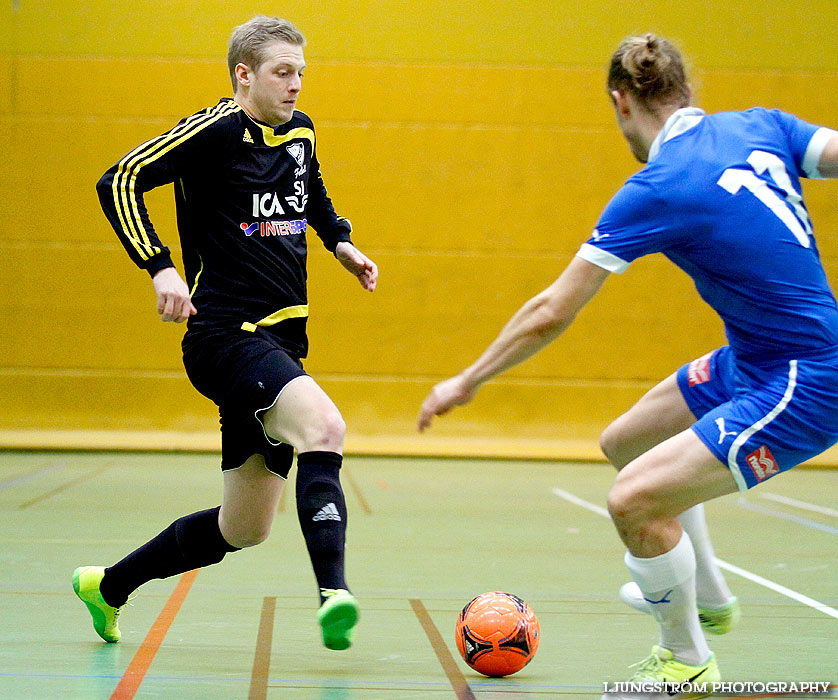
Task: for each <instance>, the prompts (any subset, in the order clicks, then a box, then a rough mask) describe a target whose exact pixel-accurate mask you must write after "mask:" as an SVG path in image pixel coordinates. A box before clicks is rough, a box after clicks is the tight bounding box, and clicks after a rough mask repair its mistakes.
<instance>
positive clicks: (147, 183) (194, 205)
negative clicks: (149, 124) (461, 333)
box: [97, 98, 351, 357]
mask: <svg viewBox="0 0 838 700" xmlns="http://www.w3.org/2000/svg"><path fill="white" fill-rule="evenodd" d="M168 183H174V186H175V201H176V205H177V224H178V230H179V233H180V242H181V247H182V250H183V263H184V268H185V272H186V281H187V284H188V285H189V287H190V289H191V292H192V303H193V304H194V305H195V308H196V309H197V310H198V313H197V315H195V316H191V317H190V318H189V331H190V335H192V334H195V333H200V332H203V331H206V332H214V331H218V330H225V329H233V328H241V329H243V330H245V331H255V330H256V329H257V328H259V327H263V328H268V329H270V330H271V331H272V332H274V333H276V334H278V335H279V336H280V337H281V338H282V339H283V341H284V344H285V345H286V346H287V349H288V350H289V351H290V352H291V353H293V354H295V355H297V356H299V357H304V356H305V354H306V351H307V341H306V335H305V321H306V318H307V316H308V297H307V293H306V231H307V229H308V226H309V225H311V227H312V228H314V230H315V231H316V232H317V235H318V236H319V237H320V238H321V239H322V241H323V243H324V244H325V246H326V248H327V249H328V250H330V251H333V252H334V250H335V247H336V246H337V244H338V243H339V242H340V241H349V240H350V235H349V234H350V232H351V226H350V224H349V221H347V220H346V219H343V218H340V217H338V216H337V215H336V214H335V211H334V208H333V207H332V203H331V201H330V199H329V197H328V195H327V193H326V187H325V186H324V184H323V179H322V177H321V175H320V166H319V164H318V161H317V156H316V153H315V135H314V125H313V123H312V121H311V119H309V118H308V116H306V115H305V114H303V113H302V112H299V111H295V112H294V116H293V118H292V119H291V121H289V122H287V123H286V124H283V125H281V126H279V127H276V128H273V127H270V126H267V125H265V124H261V123H259V122H257V121H255V120H254V119H252V118H251V117H250V116H248V115H247V113H246V112H245V111H244V110H243V109H242V108H241V107H240V106H239V105H238V104H237V103H236V102H235V101H234V100H232V99H230V98H224V99H222V100H221V101H220V102H219V103H218V104H217V105H215V106H214V107H211V108H208V109H205V110H203V111H201V112H198V113H197V114H194V115H192V116H191V117H187V118H186V119H183V120H182V121H181V122H180V123H179V124H178V125H177V126H175V127H174V128H173V129H171V130H170V131H168V132H166V133H165V134H163V135H161V136H158V137H157V138H154V139H152V140H150V141H147V142H146V143H144V144H142V145H141V146H139V147H137V148H136V149H134V150H133V151H131V152H130V153H129V154H128V155H127V156H125V157H124V158H123V159H122V160H120V161H119V162H118V163H117V164H116V165H114V166H113V167H112V168H111V169H110V170H108V172H107V173H105V174H104V175H103V176H102V178H101V179H100V180H99V183H98V185H97V190H98V192H99V199H100V201H101V202H102V208H103V209H104V211H105V214H106V216H107V217H108V220H109V221H110V222H111V225H112V226H113V227H114V229H115V230H116V232H117V234H118V235H119V238H120V240H121V241H122V244H123V246H125V249H126V250H127V251H128V254H129V255H130V256H131V259H132V260H133V261H134V262H135V263H136V264H137V265H138V266H139V267H141V268H143V269H145V270H147V271H148V272H149V274H151V275H152V276H153V275H154V274H155V273H157V272H158V271H159V270H161V269H163V268H165V267H171V266H172V261H171V257H170V254H169V249H168V248H167V247H166V246H165V245H163V243H161V241H160V239H159V238H158V237H157V234H156V233H155V231H154V228H153V226H152V224H151V221H150V220H149V217H148V212H147V211H146V207H145V204H144V202H143V193H144V192H147V191H148V190H150V189H153V188H154V187H158V186H160V185H164V184H168Z"/></svg>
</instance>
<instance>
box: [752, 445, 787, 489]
mask: <svg viewBox="0 0 838 700" xmlns="http://www.w3.org/2000/svg"><path fill="white" fill-rule="evenodd" d="M745 461H746V462H747V463H748V466H749V467H750V468H751V471H752V472H753V473H754V476H755V477H756V478H757V481H765V480H766V479H767V478H768V477H769V476H774V475H775V474H779V473H780V465H779V464H777V460H776V459H774V455H772V454H771V450H769V449H768V446H767V445H762V447H759V448H757V449H756V450H754V451H753V452H751V454H749V455H748V456H747V457H745Z"/></svg>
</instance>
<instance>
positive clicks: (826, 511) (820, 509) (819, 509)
mask: <svg viewBox="0 0 838 700" xmlns="http://www.w3.org/2000/svg"><path fill="white" fill-rule="evenodd" d="M758 495H759V496H761V497H762V498H767V499H768V500H770V501H777V503H785V504H786V505H787V506H796V507H797V508H803V509H804V510H811V511H812V512H813V513H822V514H823V515H831V516H832V517H833V518H838V510H834V509H832V508H827V507H826V506H818V505H815V504H814V503H807V502H806V501H798V500H797V499H796V498H789V497H788V496H778V495H777V494H776V493H760V494H758Z"/></svg>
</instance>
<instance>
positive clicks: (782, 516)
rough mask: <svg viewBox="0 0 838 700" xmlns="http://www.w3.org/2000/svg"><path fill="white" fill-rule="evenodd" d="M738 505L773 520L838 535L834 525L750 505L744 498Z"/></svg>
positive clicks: (837, 529)
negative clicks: (787, 521)
mask: <svg viewBox="0 0 838 700" xmlns="http://www.w3.org/2000/svg"><path fill="white" fill-rule="evenodd" d="M737 503H738V504H739V507H740V508H747V509H748V510H753V511H756V512H757V513H764V514H765V515H770V516H771V517H773V518H780V519H782V520H789V521H791V522H793V523H797V524H798V525H803V526H804V527H810V528H812V529H813V530H821V531H823V532H828V533H829V534H830V535H838V527H833V526H832V525H825V524H824V523H819V522H815V521H814V520H809V519H808V518H801V517H800V516H799V515H792V514H791V513H784V512H782V511H779V510H774V509H773V508H766V507H765V506H760V505H757V504H756V503H750V502H748V501H747V500H746V499H744V498H740V499H739V500H738V501H737Z"/></svg>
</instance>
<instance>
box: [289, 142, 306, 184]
mask: <svg viewBox="0 0 838 700" xmlns="http://www.w3.org/2000/svg"><path fill="white" fill-rule="evenodd" d="M285 150H286V151H288V153H289V155H290V156H291V157H292V158H293V159H294V160H295V161H296V162H297V165H298V166H299V167H298V168H297V169H296V170H295V171H294V177H300V176H301V175H303V174H304V173H305V171H306V170H307V168H306V164H305V161H306V147H305V146H304V145H303V144H301V143H292V144H291V145H289V146H286V147H285Z"/></svg>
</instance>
